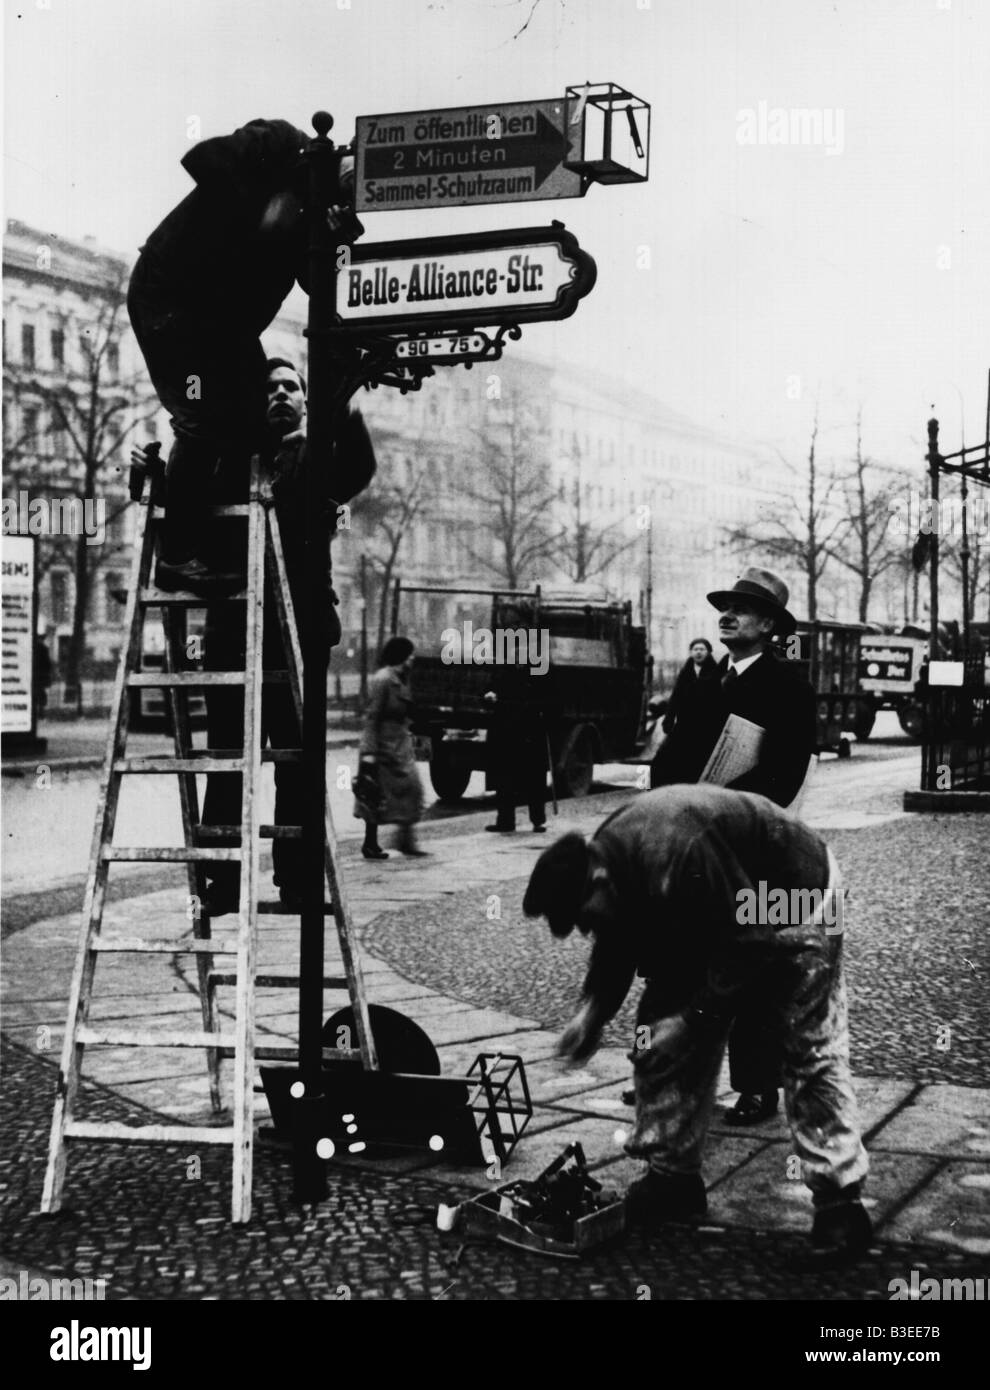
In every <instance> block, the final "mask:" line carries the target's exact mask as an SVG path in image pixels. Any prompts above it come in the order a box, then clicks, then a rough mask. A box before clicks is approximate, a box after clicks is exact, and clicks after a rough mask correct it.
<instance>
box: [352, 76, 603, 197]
mask: <svg viewBox="0 0 990 1390" xmlns="http://www.w3.org/2000/svg"><path fill="white" fill-rule="evenodd" d="M566 120H567V103H566V102H565V101H563V100H561V99H554V98H552V97H551V98H549V99H548V100H546V101H514V102H507V103H504V104H502V105H498V104H495V105H489V106H463V107H451V108H449V109H447V110H435V111H404V112H398V113H397V114H395V115H391V116H358V118H357V123H356V134H355V150H356V154H355V186H356V209H357V211H358V212H399V211H403V210H408V209H410V208H442V207H463V206H468V205H475V204H479V203H518V202H523V201H535V200H538V199H541V198H580V197H581V195H582V194H583V192H584V191H585V188H586V184H585V182H584V181H583V180H582V178H581V175H580V174H578V173H575V172H574V171H573V170H571V169H565V168H564V161H565V160H566V159H568V158H570V157H571V156H572V155H573V154H574V153H575V152H576V141H577V140H578V139H579V136H580V128H579V127H578V126H576V127H575V128H574V136H575V138H574V139H572V134H571V133H569V132H568V130H567V129H566V124H565V123H566Z"/></svg>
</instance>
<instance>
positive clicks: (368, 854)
mask: <svg viewBox="0 0 990 1390" xmlns="http://www.w3.org/2000/svg"><path fill="white" fill-rule="evenodd" d="M361 853H362V854H363V855H364V857H365V859H387V858H388V850H387V849H382V848H381V846H380V845H376V846H375V848H374V849H369V848H368V846H367V845H362V846H361Z"/></svg>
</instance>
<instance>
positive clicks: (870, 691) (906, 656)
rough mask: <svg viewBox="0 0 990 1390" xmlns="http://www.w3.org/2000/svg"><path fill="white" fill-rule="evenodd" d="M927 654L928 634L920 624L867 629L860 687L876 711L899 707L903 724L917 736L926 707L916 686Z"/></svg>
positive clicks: (899, 718) (860, 660) (860, 665)
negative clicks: (916, 692) (918, 695)
mask: <svg viewBox="0 0 990 1390" xmlns="http://www.w3.org/2000/svg"><path fill="white" fill-rule="evenodd" d="M927 655H928V638H927V636H925V635H924V634H923V633H922V631H921V629H920V628H912V627H905V628H900V629H895V630H888V631H885V632H864V634H863V638H862V641H861V643H860V654H859V688H860V690H862V691H863V693H864V695H865V696H866V698H867V699H868V701H869V703H870V705H871V707H872V709H873V711H874V715H875V714H876V712H877V711H878V710H882V709H892V710H896V712H897V718H898V720H899V722H900V726H901V728H902V729H903V730H904V732H905V733H906V734H908V735H909V736H910V737H911V738H913V739H919V738H920V737H921V725H922V710H921V705H920V702H919V701H918V698H917V696H916V694H915V687H916V685H917V682H918V677H919V675H920V674H921V664H922V662H923V661H924V659H925V657H926V656H927ZM871 727H872V725H871Z"/></svg>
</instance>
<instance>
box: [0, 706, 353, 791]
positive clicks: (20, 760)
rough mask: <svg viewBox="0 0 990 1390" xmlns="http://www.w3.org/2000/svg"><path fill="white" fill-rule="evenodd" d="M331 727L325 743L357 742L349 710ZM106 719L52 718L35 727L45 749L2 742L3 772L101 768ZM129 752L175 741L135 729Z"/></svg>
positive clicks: (151, 750)
mask: <svg viewBox="0 0 990 1390" xmlns="http://www.w3.org/2000/svg"><path fill="white" fill-rule="evenodd" d="M331 719H333V721H334V723H333V727H331V728H328V729H327V746H328V747H330V748H335V747H341V746H343V745H344V744H350V743H356V742H357V740H358V739H359V738H360V737H361V724H360V721H359V720H356V719H355V718H354V717H353V715H351V714H350V712H348V713H347V714H346V716H342V717H338V716H336V715H331ZM109 733H110V721H109V719H72V720H62V719H51V720H48V721H47V722H46V723H44V724H41V725H40V726H39V728H38V735H39V737H40V738H42V739H45V740H46V741H47V746H46V748H45V751H44V753H27V752H24V751H22V750H20V749H17V748H8V747H7V745H6V744H5V743H4V744H3V745H2V769H3V776H4V777H9V776H15V777H16V776H25V775H28V774H33V773H35V772H36V771H37V769H38V767H39V765H41V764H44V765H45V766H46V767H48V768H50V769H51V770H52V771H53V772H56V771H58V772H71V771H76V770H79V769H82V768H102V766H103V760H104V758H105V757H106V751H107V738H108V737H109ZM128 749H129V752H130V754H131V756H134V757H145V756H151V755H152V754H155V753H158V754H162V753H172V752H173V750H174V744H173V742H172V739H171V737H170V736H168V735H167V734H165V733H163V732H151V731H148V732H140V733H138V732H135V733H132V734H131V735H130V736H129V738H128Z"/></svg>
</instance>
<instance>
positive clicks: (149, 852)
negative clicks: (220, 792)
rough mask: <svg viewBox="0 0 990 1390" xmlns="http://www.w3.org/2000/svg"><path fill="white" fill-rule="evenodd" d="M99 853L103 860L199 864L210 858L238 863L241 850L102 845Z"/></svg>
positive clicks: (180, 846) (223, 846)
mask: <svg viewBox="0 0 990 1390" xmlns="http://www.w3.org/2000/svg"><path fill="white" fill-rule="evenodd" d="M100 855H101V857H102V858H103V859H105V860H119V861H121V862H124V863H138V864H143V863H147V864H200V863H209V862H210V860H218V861H221V862H223V861H225V860H233V861H234V862H235V863H240V858H241V852H240V850H239V849H233V848H231V847H230V846H229V845H218V846H217V847H216V848H215V849H200V848H195V849H194V848H191V847H190V846H189V845H175V846H173V845H168V846H166V847H165V848H159V847H158V846H155V845H120V846H116V845H104V846H103V848H102V849H101V850H100Z"/></svg>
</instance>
